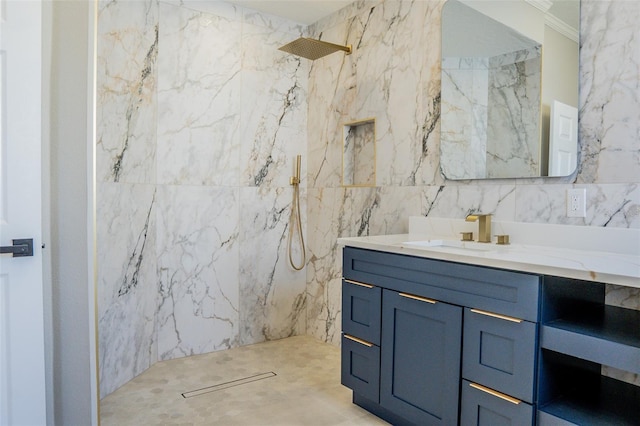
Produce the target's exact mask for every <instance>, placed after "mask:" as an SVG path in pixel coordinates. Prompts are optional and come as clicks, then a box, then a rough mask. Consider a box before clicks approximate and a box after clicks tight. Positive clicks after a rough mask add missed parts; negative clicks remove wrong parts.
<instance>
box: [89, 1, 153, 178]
mask: <svg viewBox="0 0 640 426" xmlns="http://www.w3.org/2000/svg"><path fill="white" fill-rule="evenodd" d="M98 14H99V17H98V37H99V40H100V41H99V43H98V66H97V79H98V87H97V102H98V104H99V105H100V108H99V110H98V120H97V129H96V131H97V140H98V147H97V148H98V149H97V150H96V156H97V163H96V173H97V178H98V180H99V181H101V182H109V181H111V182H137V183H152V182H153V181H154V175H155V144H154V143H153V141H154V139H155V122H156V106H155V102H156V77H157V70H156V67H157V63H156V62H157V54H158V7H157V2H155V1H153V0H151V1H140V2H128V3H126V6H124V7H121V6H120V5H119V3H118V2H115V1H100V2H99V5H98Z"/></svg>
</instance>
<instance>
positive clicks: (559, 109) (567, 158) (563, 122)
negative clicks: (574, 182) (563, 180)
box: [549, 101, 578, 176]
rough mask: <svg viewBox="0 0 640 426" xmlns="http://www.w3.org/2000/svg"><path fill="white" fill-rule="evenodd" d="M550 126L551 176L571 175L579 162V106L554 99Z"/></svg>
mask: <svg viewBox="0 0 640 426" xmlns="http://www.w3.org/2000/svg"><path fill="white" fill-rule="evenodd" d="M549 128H550V129H551V134H550V135H549V176H569V175H570V174H571V173H573V171H574V170H575V169H576V166H577V164H578V162H577V156H578V108H575V107H572V106H570V105H566V104H563V103H562V102H558V101H553V104H551V122H550V123H549Z"/></svg>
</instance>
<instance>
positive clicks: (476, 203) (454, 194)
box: [422, 184, 516, 221]
mask: <svg viewBox="0 0 640 426" xmlns="http://www.w3.org/2000/svg"><path fill="white" fill-rule="evenodd" d="M422 208H423V215H424V216H431V217H448V218H465V217H466V216H467V215H468V214H470V213H483V214H491V215H493V218H494V219H496V220H505V221H508V220H513V219H512V218H513V217H514V214H515V208H516V187H515V186H514V185H506V184H505V185H482V186H471V185H447V186H429V187H425V188H424V192H423V206H422Z"/></svg>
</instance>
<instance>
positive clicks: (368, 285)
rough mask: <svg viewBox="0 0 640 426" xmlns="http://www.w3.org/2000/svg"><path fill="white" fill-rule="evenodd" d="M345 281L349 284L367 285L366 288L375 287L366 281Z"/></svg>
mask: <svg viewBox="0 0 640 426" xmlns="http://www.w3.org/2000/svg"><path fill="white" fill-rule="evenodd" d="M344 282H345V283H349V284H355V285H359V286H360V287H366V288H373V287H374V286H372V285H371V284H365V283H361V282H358V281H352V280H346V279H345V280H344Z"/></svg>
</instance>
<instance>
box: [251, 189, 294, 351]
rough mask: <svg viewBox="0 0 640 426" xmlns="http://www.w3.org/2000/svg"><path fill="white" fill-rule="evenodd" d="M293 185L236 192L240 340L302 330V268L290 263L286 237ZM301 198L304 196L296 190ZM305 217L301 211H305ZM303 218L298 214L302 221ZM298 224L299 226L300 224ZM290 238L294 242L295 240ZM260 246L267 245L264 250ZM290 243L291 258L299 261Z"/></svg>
mask: <svg viewBox="0 0 640 426" xmlns="http://www.w3.org/2000/svg"><path fill="white" fill-rule="evenodd" d="M292 191H293V189H292V188H278V189H275V190H267V189H263V188H260V189H259V188H244V189H242V191H241V205H242V211H243V214H242V216H241V219H240V228H241V233H240V238H239V246H240V252H239V255H240V261H239V268H240V273H239V274H240V276H239V279H240V324H241V327H240V343H242V344H252V343H257V342H262V341H265V340H274V339H281V338H284V337H290V336H295V335H299V334H304V333H305V330H306V315H305V313H306V292H305V287H306V272H305V271H304V270H303V271H301V272H298V271H295V270H293V269H292V268H291V267H290V266H289V256H288V235H289V226H290V223H289V215H290V212H291V209H290V203H291V197H292ZM301 198H302V199H304V198H305V194H304V191H301ZM305 216H306V215H305ZM304 220H305V217H304V216H303V221H304ZM304 225H305V223H304V222H303V229H304V228H305V226H304ZM294 241H295V240H294ZM265 247H271V249H269V250H265ZM298 247H299V246H298V245H297V244H294V246H293V248H294V252H293V259H295V260H296V261H298V260H299V259H300V251H299V249H298Z"/></svg>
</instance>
